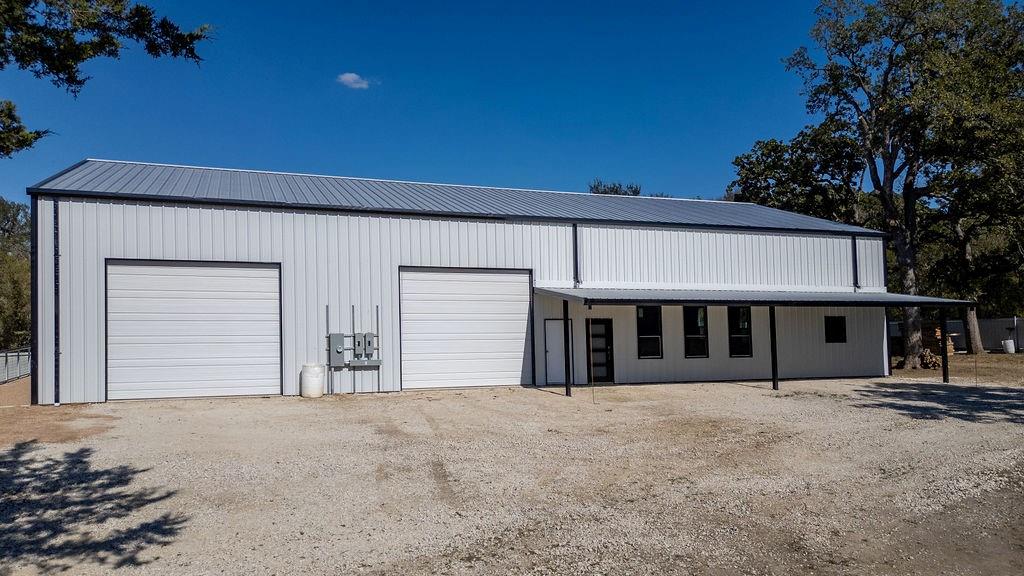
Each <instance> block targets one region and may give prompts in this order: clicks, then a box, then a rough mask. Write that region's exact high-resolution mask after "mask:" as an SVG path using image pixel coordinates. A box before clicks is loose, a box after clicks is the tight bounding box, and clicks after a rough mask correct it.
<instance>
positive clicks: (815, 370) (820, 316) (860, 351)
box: [777, 307, 887, 378]
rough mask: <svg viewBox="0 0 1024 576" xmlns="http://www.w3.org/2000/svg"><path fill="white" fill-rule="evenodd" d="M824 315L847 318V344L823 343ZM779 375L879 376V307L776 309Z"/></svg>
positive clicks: (882, 318)
mask: <svg viewBox="0 0 1024 576" xmlns="http://www.w3.org/2000/svg"><path fill="white" fill-rule="evenodd" d="M825 316H845V317H846V343H844V344H826V343H825V320H824V318H825ZM777 322H778V323H777V329H778V334H779V339H778V346H779V376H781V377H783V378H820V377H831V378H838V377H842V376H882V375H884V374H885V371H886V363H887V360H886V357H885V349H884V342H885V311H884V310H883V309H882V308H866V307H865V308H856V307H841V308H840V307H807V308H801V307H797V308H777Z"/></svg>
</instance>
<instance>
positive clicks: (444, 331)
mask: <svg viewBox="0 0 1024 576" xmlns="http://www.w3.org/2000/svg"><path fill="white" fill-rule="evenodd" d="M401 307H402V309H401V310H402V313H401V328H402V343H401V351H402V387H403V388H443V387H458V386H513V385H516V386H517V385H521V384H524V383H527V382H528V378H529V370H528V367H527V358H528V354H527V350H528V348H529V333H530V332H529V331H530V322H529V313H530V280H529V274H527V273H507V272H498V271H495V272H476V271H474V272H465V271H411V270H410V271H403V272H402V273H401Z"/></svg>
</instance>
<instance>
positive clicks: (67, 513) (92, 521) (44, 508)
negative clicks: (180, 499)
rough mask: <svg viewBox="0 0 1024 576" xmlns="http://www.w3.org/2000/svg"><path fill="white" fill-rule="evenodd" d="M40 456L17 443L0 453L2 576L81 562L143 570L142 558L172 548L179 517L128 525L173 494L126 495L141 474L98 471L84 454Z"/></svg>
mask: <svg viewBox="0 0 1024 576" xmlns="http://www.w3.org/2000/svg"><path fill="white" fill-rule="evenodd" d="M39 448H40V447H39V445H38V442H36V441H30V442H20V443H18V444H15V445H14V446H12V447H11V448H9V449H7V450H4V451H2V452H0V575H4V574H7V573H9V572H10V571H11V570H12V568H10V567H11V566H17V565H23V566H35V567H36V569H38V570H39V571H40V572H42V573H44V574H49V573H55V572H66V571H69V570H71V569H72V568H73V567H74V566H75V565H77V564H80V563H84V562H88V563H96V564H101V565H103V566H106V567H109V568H111V569H114V568H121V567H125V566H140V565H143V564H146V563H148V562H149V561H148V560H144V559H143V558H141V557H140V556H141V554H142V553H143V552H144V551H145V550H147V549H148V548H150V547H152V546H163V545H167V544H169V543H171V542H172V541H173V540H174V538H175V537H176V536H177V535H178V534H179V533H180V532H181V530H182V529H183V528H184V525H185V522H186V521H187V518H186V517H185V516H183V515H180V514H172V513H164V514H162V515H160V516H158V517H156V518H155V519H151V520H148V521H143V522H139V521H136V520H135V519H134V518H133V516H134V515H135V514H138V513H139V512H140V511H142V510H143V509H144V508H146V507H147V506H150V505H152V504H155V503H158V502H162V501H164V500H167V499H168V498H170V497H172V496H174V494H175V492H174V491H170V490H158V489H153V488H132V487H131V484H132V481H133V480H134V479H135V477H136V476H138V475H139V474H140V473H142V472H145V470H143V469H139V468H133V467H130V466H114V467H112V468H96V467H94V466H93V465H92V463H91V459H92V457H93V450H92V449H90V448H81V449H78V450H75V451H72V452H65V453H64V454H63V455H62V456H56V457H51V456H45V455H41V454H38V453H37V452H38V450H39ZM130 517H132V518H130ZM125 518H130V519H129V520H128V521H127V522H125V521H123V519H125ZM107 522H111V524H110V525H106V524H105V523H107ZM5 566H8V568H6V569H5V568H4V567H5Z"/></svg>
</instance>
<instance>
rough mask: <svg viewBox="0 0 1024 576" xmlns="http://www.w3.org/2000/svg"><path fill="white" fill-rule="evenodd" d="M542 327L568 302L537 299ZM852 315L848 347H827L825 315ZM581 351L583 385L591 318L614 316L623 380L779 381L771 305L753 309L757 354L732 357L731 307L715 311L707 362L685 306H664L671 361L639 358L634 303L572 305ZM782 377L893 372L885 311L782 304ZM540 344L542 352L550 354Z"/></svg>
mask: <svg viewBox="0 0 1024 576" xmlns="http://www.w3.org/2000/svg"><path fill="white" fill-rule="evenodd" d="M534 309H535V310H536V312H535V314H534V322H535V323H540V322H543V319H544V318H560V317H561V315H562V308H561V300H559V299H557V298H553V297H550V296H543V295H537V296H536V297H535V299H534ZM826 314H829V315H833V314H834V315H841V316H846V323H847V343H846V344H825V331H824V330H825V329H824V317H825V315H826ZM569 315H570V318H572V319H573V341H574V342H573V348H574V353H575V355H576V358H577V362H576V365H575V377H576V382H577V383H584V382H586V381H587V364H586V363H587V360H586V359H587V348H586V347H587V343H586V341H585V340H586V328H585V319H586V318H611V320H612V332H613V339H614V361H615V381H616V382H618V383H621V384H627V383H640V382H681V381H701V380H758V379H770V378H771V349H770V335H769V331H768V308H767V307H764V306H755V307H752V308H751V322H752V330H753V348H754V354H753V356H752V357H750V358H731V357H730V356H729V340H728V330H729V327H728V307H726V306H708V347H709V354H708V357H707V358H686V357H685V355H684V353H683V309H682V306H679V305H671V306H663V307H662V312H661V315H662V316H661V317H662V347H663V351H664V353H663V357H662V358H656V359H647V358H645V359H640V358H637V347H636V346H637V342H636V309H635V307H633V306H596V305H595V306H593V307H592V308H589V309H588V308H587V307H585V306H583V305H581V304H579V303H575V302H570V304H569ZM776 322H777V324H776V328H777V335H778V341H777V342H778V351H779V375H780V376H781V377H782V378H813V377H819V376H835V377H839V376H881V375H884V374H885V364H886V358H885V351H884V349H883V347H882V346H883V342H884V330H885V313H884V311H883V310H882V309H881V308H859V307H844V308H819V307H810V308H802V307H792V308H791V307H777V308H776ZM542 346H543V344H542V343H540V342H538V344H537V348H536V350H537V353H538V354H543V348H542ZM545 370H546V367H545V366H544V363H540V364H538V366H537V381H538V382H544V381H545V376H546V375H545Z"/></svg>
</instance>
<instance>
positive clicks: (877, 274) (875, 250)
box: [857, 238, 886, 292]
mask: <svg viewBox="0 0 1024 576" xmlns="http://www.w3.org/2000/svg"><path fill="white" fill-rule="evenodd" d="M857 273H858V276H857V279H858V280H860V286H861V289H862V290H863V291H865V292H885V291H886V286H885V244H884V243H883V242H882V239H881V238H857Z"/></svg>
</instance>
